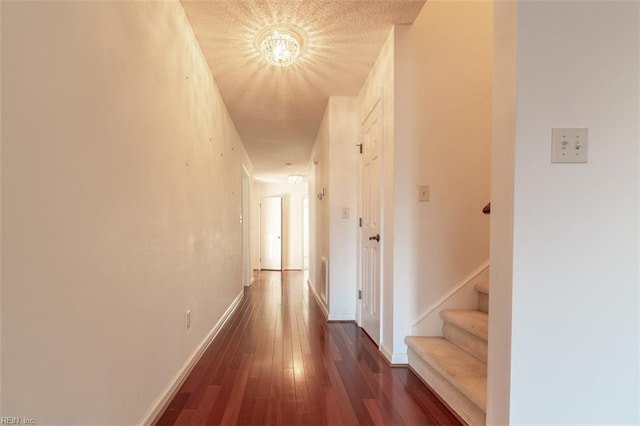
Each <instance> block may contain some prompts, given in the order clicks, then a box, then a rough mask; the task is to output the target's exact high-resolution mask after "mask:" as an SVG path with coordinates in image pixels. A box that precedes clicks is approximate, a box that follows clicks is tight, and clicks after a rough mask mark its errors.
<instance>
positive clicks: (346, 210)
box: [342, 207, 349, 219]
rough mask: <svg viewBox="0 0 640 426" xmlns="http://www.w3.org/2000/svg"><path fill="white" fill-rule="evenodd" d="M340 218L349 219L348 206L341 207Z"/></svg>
mask: <svg viewBox="0 0 640 426" xmlns="http://www.w3.org/2000/svg"><path fill="white" fill-rule="evenodd" d="M342 218H343V219H349V207H343V208H342Z"/></svg>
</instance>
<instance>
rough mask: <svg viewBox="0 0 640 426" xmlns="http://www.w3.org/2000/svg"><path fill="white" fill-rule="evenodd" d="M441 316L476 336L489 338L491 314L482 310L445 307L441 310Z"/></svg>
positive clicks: (483, 338) (484, 338)
mask: <svg viewBox="0 0 640 426" xmlns="http://www.w3.org/2000/svg"><path fill="white" fill-rule="evenodd" d="M440 317H441V318H442V319H443V320H444V321H446V322H448V323H451V324H453V325H455V326H457V327H460V328H461V329H463V330H465V331H467V332H468V333H471V334H473V335H474V336H476V337H478V338H480V339H482V340H485V341H486V340H487V339H488V334H489V315H487V314H485V313H484V312H481V311H471V310H461V309H445V310H443V311H441V312H440Z"/></svg>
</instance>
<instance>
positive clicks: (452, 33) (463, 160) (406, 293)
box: [393, 0, 493, 352]
mask: <svg viewBox="0 0 640 426" xmlns="http://www.w3.org/2000/svg"><path fill="white" fill-rule="evenodd" d="M492 37H493V4H492V2H489V1H481V2H459V1H455V0H446V1H433V2H427V3H426V4H425V6H424V7H423V8H422V11H421V12H420V14H419V15H418V17H417V18H416V20H415V22H414V23H413V25H400V26H397V27H396V32H395V70H394V84H395V118H394V120H395V125H394V131H395V136H394V182H393V188H394V200H393V206H394V209H395V212H394V224H393V228H394V249H393V256H394V265H393V268H394V269H393V282H394V300H393V303H394V312H395V315H394V322H395V324H394V337H393V348H394V352H404V351H405V345H404V342H403V339H404V337H405V336H406V334H408V331H407V329H408V323H409V321H413V320H415V319H416V318H418V317H420V316H421V315H422V314H423V313H424V312H425V311H426V310H428V308H429V307H430V306H431V305H433V304H434V303H435V302H437V301H438V300H439V299H441V298H442V297H443V296H445V295H446V294H447V293H449V292H450V291H451V290H452V288H454V287H455V286H456V285H457V284H458V283H460V282H461V281H462V280H463V279H465V277H467V276H468V275H469V274H470V273H471V272H472V271H475V270H477V269H478V268H479V267H482V266H483V265H485V264H486V262H487V260H488V259H489V217H488V216H487V215H484V214H482V208H483V207H484V205H485V204H486V203H487V202H489V200H490V176H491V172H490V167H491V91H492V72H493V39H492ZM421 184H422V185H429V189H430V200H429V201H428V202H422V203H420V202H418V186H419V185H421ZM420 326H421V324H418V326H417V327H416V330H415V331H416V332H417V333H418V334H422V332H423V330H422V329H421V327H420Z"/></svg>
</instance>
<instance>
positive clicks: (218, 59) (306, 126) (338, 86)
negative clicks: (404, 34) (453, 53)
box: [182, 0, 424, 176]
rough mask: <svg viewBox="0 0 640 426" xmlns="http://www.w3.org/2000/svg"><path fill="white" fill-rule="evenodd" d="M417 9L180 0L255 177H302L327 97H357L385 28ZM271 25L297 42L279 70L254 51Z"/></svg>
mask: <svg viewBox="0 0 640 426" xmlns="http://www.w3.org/2000/svg"><path fill="white" fill-rule="evenodd" d="M423 4H424V0H359V1H339V0H334V1H328V0H284V1H267V0H257V1H242V0H224V1H223V0H219V1H216V0H214V1H188V0H183V1H182V5H183V7H184V9H185V11H186V14H187V17H188V18H189V21H190V23H191V26H192V27H193V31H194V33H195V35H196V38H197V39H198V42H199V43H200V47H201V49H202V51H203V52H204V56H205V57H206V59H207V62H208V64H209V67H210V68H211V72H212V73H213V76H214V78H215V80H216V83H217V84H218V87H219V88H220V92H221V94H222V97H223V99H224V101H225V103H226V105H227V108H228V109H229V112H230V114H231V118H232V119H233V121H234V123H235V125H236V128H237V130H238V133H239V134H240V137H241V138H242V140H243V142H244V144H245V147H246V148H247V151H248V153H249V157H250V158H251V161H252V162H253V164H254V167H255V170H254V171H255V173H256V175H258V176H277V175H287V174H290V173H296V172H298V173H300V172H301V173H303V174H305V173H306V171H307V168H308V160H309V155H310V152H311V147H312V145H313V142H314V139H315V136H316V133H317V131H318V128H319V125H320V121H321V120H322V115H323V113H324V109H325V107H326V104H327V100H328V98H329V96H341V95H342V96H345V95H357V94H358V92H359V90H360V88H361V87H362V84H363V83H364V80H365V78H366V77H367V75H368V73H369V71H370V70H371V67H372V66H373V63H374V62H375V59H376V58H377V56H378V54H379V52H380V49H381V47H382V45H383V43H384V41H385V40H386V37H387V36H388V34H389V31H390V30H391V26H392V24H408V23H412V22H413V21H414V20H415V18H416V16H417V15H418V13H419V12H420V9H421V8H422V6H423ZM275 26H279V27H293V28H294V29H296V31H298V32H300V33H302V36H303V38H304V42H303V48H302V53H301V55H300V58H299V60H298V61H297V62H296V63H295V64H293V65H291V66H289V67H286V68H280V67H275V66H272V65H269V64H267V63H266V62H265V61H264V60H263V59H262V57H261V56H260V54H259V52H258V50H257V47H256V39H257V38H258V36H259V35H260V34H261V33H262V32H263V31H264V30H265V29H267V28H271V27H275ZM354 143H355V141H354ZM286 163H292V166H289V167H286V166H285V164H286Z"/></svg>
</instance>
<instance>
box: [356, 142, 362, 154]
mask: <svg viewBox="0 0 640 426" xmlns="http://www.w3.org/2000/svg"><path fill="white" fill-rule="evenodd" d="M356 146H357V147H358V148H359V149H360V154H362V144H361V143H359V144H357V145H356Z"/></svg>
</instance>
